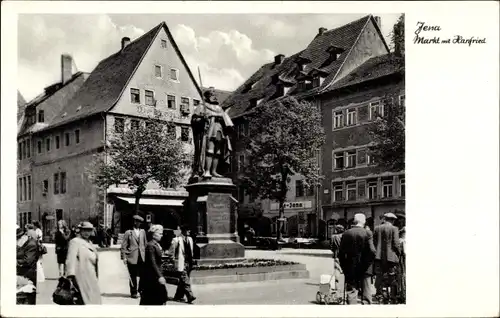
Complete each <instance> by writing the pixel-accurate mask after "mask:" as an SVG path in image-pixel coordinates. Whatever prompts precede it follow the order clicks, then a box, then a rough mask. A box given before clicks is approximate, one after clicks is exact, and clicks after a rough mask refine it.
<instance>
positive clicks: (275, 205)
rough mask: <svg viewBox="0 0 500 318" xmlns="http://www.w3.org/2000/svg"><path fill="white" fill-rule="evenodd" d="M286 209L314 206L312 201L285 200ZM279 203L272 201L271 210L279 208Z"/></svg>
mask: <svg viewBox="0 0 500 318" xmlns="http://www.w3.org/2000/svg"><path fill="white" fill-rule="evenodd" d="M284 205H285V211H286V210H300V209H310V208H312V201H296V202H285V204H284ZM279 208H280V205H279V203H276V202H275V203H271V210H279Z"/></svg>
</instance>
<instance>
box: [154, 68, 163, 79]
mask: <svg viewBox="0 0 500 318" xmlns="http://www.w3.org/2000/svg"><path fill="white" fill-rule="evenodd" d="M162 73H163V72H162V69H161V66H160V65H155V76H156V77H157V78H162V77H163V74H162Z"/></svg>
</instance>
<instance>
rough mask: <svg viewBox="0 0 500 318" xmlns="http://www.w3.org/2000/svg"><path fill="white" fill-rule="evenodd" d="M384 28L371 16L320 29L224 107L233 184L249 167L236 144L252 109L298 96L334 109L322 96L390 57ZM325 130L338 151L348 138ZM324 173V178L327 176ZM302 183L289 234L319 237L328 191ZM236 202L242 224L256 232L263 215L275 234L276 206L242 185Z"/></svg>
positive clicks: (295, 191)
mask: <svg viewBox="0 0 500 318" xmlns="http://www.w3.org/2000/svg"><path fill="white" fill-rule="evenodd" d="M380 26H381V20H380V18H379V17H374V16H372V15H368V16H365V17H363V18H361V19H358V20H356V21H353V22H351V23H348V24H346V25H343V26H341V27H338V28H335V29H332V30H327V29H326V28H320V29H319V31H318V34H317V35H316V36H315V37H314V39H313V40H312V41H311V43H310V44H309V45H308V46H307V47H306V48H305V49H304V50H302V51H300V52H298V53H296V54H293V55H292V56H290V57H285V56H284V55H283V54H279V55H277V56H276V57H275V59H274V62H272V63H268V64H265V65H263V66H262V67H261V68H260V69H259V70H258V71H257V72H256V73H255V74H253V75H252V76H250V78H249V79H248V80H247V81H246V82H245V83H244V84H243V85H241V86H240V87H239V88H238V89H237V90H236V91H235V92H234V93H233V94H232V95H231V96H230V97H229V98H228V99H227V100H226V101H225V103H224V105H223V107H224V108H226V109H228V113H229V115H230V116H231V117H232V118H233V121H234V123H235V126H236V129H235V130H236V135H235V137H234V139H235V155H234V158H233V165H232V169H231V172H230V174H231V175H232V177H233V178H234V180H235V183H238V179H239V178H238V175H239V173H240V170H241V169H240V167H241V166H243V165H244V164H245V158H244V154H242V152H241V151H238V149H239V146H240V145H238V138H239V136H240V135H241V134H245V133H247V128H246V126H247V125H248V123H247V118H248V117H246V115H247V114H249V113H251V112H252V108H254V107H256V106H257V105H259V104H261V103H266V102H268V101H271V100H276V99H280V98H285V97H287V96H294V97H296V98H298V99H306V100H309V101H311V102H312V103H313V104H315V105H317V106H318V107H320V108H321V109H322V112H323V114H325V113H324V112H325V110H323V104H324V103H325V98H326V99H329V98H331V99H332V101H331V102H332V103H333V102H334V101H335V99H336V98H337V97H335V95H334V94H333V95H332V94H331V93H329V94H323V93H324V92H332V91H335V88H336V83H339V82H341V81H342V80H344V79H345V78H347V77H348V76H349V75H350V74H351V73H352V72H353V71H355V70H356V69H357V68H358V67H360V66H361V65H363V64H365V63H366V62H367V61H369V60H370V59H373V58H376V57H379V56H383V55H387V54H388V53H389V48H388V46H387V43H386V42H385V40H384V37H383V35H382V33H381V31H380ZM329 114H330V113H329ZM328 116H330V115H328ZM324 124H325V133H326V134H327V136H328V137H327V140H329V142H330V143H331V142H332V140H333V139H335V142H337V143H338V144H339V145H342V144H344V142H343V141H340V140H337V138H344V135H342V134H337V135H335V137H334V136H333V132H332V129H331V124H329V126H327V125H326V124H327V121H326V120H324ZM327 143H328V141H327ZM326 148H328V147H326ZM324 152H325V149H316V152H315V153H316V156H317V158H318V163H319V166H320V169H321V168H322V167H323V166H324V162H325V160H326V159H325V156H324V155H323V154H324ZM350 160H351V159H350ZM321 172H322V173H323V174H324V171H321ZM331 178H332V176H330V179H331ZM302 180H303V177H302V176H300V175H296V176H294V177H293V178H292V179H291V181H290V183H289V192H288V196H287V205H286V207H285V215H284V217H285V218H286V222H285V232H286V233H288V235H292V236H296V235H303V234H307V233H309V234H311V235H317V234H318V232H324V230H323V231H318V225H319V224H320V223H321V222H320V219H324V218H325V215H324V214H323V213H321V212H322V208H323V206H324V205H325V203H324V200H325V196H324V195H323V191H326V190H322V188H321V187H318V188H315V189H304V187H303V183H302ZM325 182H326V181H325ZM328 191H330V190H328ZM238 200H239V202H240V215H239V216H240V218H239V219H240V222H246V223H249V224H256V226H257V227H258V224H259V221H258V220H259V219H261V218H262V217H260V215H259V214H261V213H262V215H263V216H264V217H267V218H269V219H271V224H272V226H271V232H272V233H271V234H273V235H274V234H275V232H276V228H277V227H276V224H277V220H278V208H277V203H276V202H269V200H259V199H258V198H249V197H248V195H246V194H245V189H243V187H242V186H241V185H239V186H238ZM328 204H330V202H329V201H328ZM259 211H260V212H259ZM256 212H257V215H256ZM328 217H329V216H328ZM264 224H265V223H264ZM322 228H324V226H322ZM320 234H321V233H320Z"/></svg>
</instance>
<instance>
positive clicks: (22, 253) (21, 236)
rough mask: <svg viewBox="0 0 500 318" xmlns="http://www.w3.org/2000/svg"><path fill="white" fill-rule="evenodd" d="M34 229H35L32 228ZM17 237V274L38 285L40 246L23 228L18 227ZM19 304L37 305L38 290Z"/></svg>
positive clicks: (29, 294)
mask: <svg viewBox="0 0 500 318" xmlns="http://www.w3.org/2000/svg"><path fill="white" fill-rule="evenodd" d="M32 231H33V230H32ZM16 238H17V268H16V272H17V276H18V277H24V278H26V279H28V280H30V281H31V283H32V284H33V286H35V287H36V285H37V272H36V266H37V262H38V258H39V257H40V252H39V246H38V242H37V241H36V239H34V238H32V237H30V235H28V234H27V233H26V232H25V230H24V229H23V228H20V227H18V228H17V229H16ZM17 303H18V304H21V303H23V304H27V305H36V292H32V293H28V294H26V299H25V300H24V301H23V302H21V301H20V299H19V298H18V299H17Z"/></svg>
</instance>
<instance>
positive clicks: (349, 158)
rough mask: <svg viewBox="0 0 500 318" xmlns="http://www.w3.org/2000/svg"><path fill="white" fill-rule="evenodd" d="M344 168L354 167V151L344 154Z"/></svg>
mask: <svg viewBox="0 0 500 318" xmlns="http://www.w3.org/2000/svg"><path fill="white" fill-rule="evenodd" d="M345 167H346V168H354V167H356V150H354V151H348V152H347V153H346V165H345Z"/></svg>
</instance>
